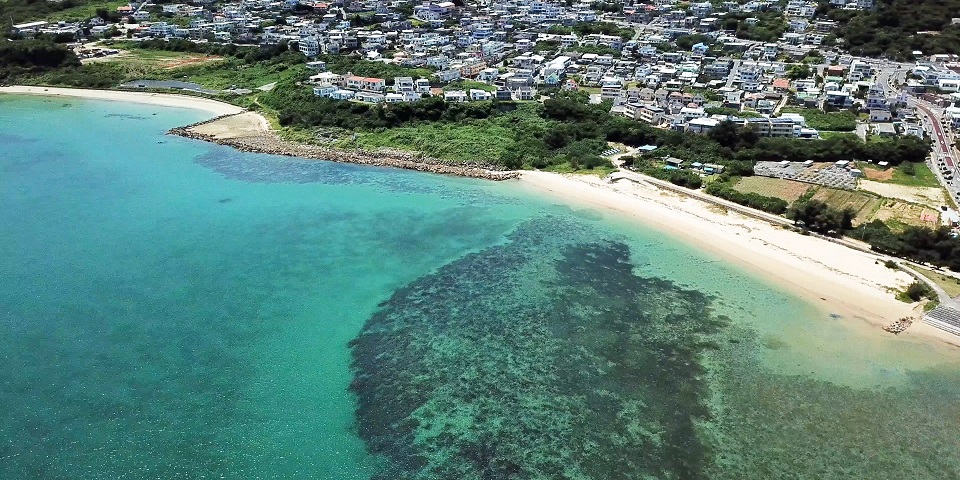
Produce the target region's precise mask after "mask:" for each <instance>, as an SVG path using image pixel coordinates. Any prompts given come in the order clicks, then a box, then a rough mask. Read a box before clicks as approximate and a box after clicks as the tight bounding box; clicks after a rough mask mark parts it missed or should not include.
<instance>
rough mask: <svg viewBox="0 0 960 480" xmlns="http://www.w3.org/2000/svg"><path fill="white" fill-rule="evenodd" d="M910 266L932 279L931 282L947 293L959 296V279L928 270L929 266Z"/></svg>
mask: <svg viewBox="0 0 960 480" xmlns="http://www.w3.org/2000/svg"><path fill="white" fill-rule="evenodd" d="M910 268H912V269H914V270H916V271H917V272H918V273H920V274H921V275H923V276H924V277H927V278H929V279H930V280H932V281H933V283H936V284H937V285H940V288H942V289H943V290H944V291H946V292H947V295H950V296H951V297H954V298H956V297H957V296H960V279H957V278H955V277H951V276H947V275H944V274H942V273H940V272H937V271H935V270H930V269H929V268H923V267H918V266H916V265H910Z"/></svg>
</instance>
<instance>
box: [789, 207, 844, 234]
mask: <svg viewBox="0 0 960 480" xmlns="http://www.w3.org/2000/svg"><path fill="white" fill-rule="evenodd" d="M855 213H856V212H854V211H853V210H852V209H849V208H847V209H844V210H838V209H835V208H832V207H830V206H829V205H827V204H826V203H824V202H821V201H819V200H806V201H799V202H796V203H794V204H793V205H791V206H790V208H789V209H787V218H789V219H791V220H793V221H794V222H795V223H796V224H798V225H801V226H802V227H803V228H806V229H809V230H813V231H814V232H818V233H823V234H827V233H839V232H842V231H844V230H849V229H851V228H852V227H853V225H852V224H853V217H854V216H855Z"/></svg>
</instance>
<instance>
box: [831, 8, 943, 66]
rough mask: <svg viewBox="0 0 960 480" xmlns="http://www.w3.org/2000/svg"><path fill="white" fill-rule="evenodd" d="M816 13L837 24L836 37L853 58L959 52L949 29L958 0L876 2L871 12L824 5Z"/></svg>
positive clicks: (897, 57) (906, 56) (904, 56)
mask: <svg viewBox="0 0 960 480" xmlns="http://www.w3.org/2000/svg"><path fill="white" fill-rule="evenodd" d="M820 12H821V13H823V14H825V15H826V16H827V17H828V18H830V19H832V20H836V21H837V22H838V23H839V29H838V30H837V36H838V37H840V38H843V39H844V40H845V42H846V45H845V46H846V48H847V49H849V50H850V52H851V53H853V54H856V55H865V56H881V55H885V56H888V57H891V58H894V59H900V60H906V59H912V58H913V56H912V54H911V52H912V51H914V50H919V51H922V52H923V53H924V54H925V55H929V54H934V53H957V52H960V27H958V26H952V25H951V18H953V17H956V16H957V12H960V0H932V1H930V0H926V1H916V0H878V1H877V8H876V9H874V10H843V9H837V8H833V7H831V6H829V5H824V6H822V7H820ZM922 32H934V33H930V34H927V33H922Z"/></svg>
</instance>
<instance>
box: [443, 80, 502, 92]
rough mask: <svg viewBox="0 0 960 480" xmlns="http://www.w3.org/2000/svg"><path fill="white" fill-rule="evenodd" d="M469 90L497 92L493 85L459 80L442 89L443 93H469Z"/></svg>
mask: <svg viewBox="0 0 960 480" xmlns="http://www.w3.org/2000/svg"><path fill="white" fill-rule="evenodd" d="M471 89H475V90H483V91H486V92H496V91H497V87H496V86H494V85H490V84H489V83H483V82H474V81H472V80H459V81H456V82H452V83H449V84H447V85H445V86H444V87H443V91H444V92H449V91H451V90H463V91H465V92H467V93H469V91H470V90H471Z"/></svg>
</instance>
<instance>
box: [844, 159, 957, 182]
mask: <svg viewBox="0 0 960 480" xmlns="http://www.w3.org/2000/svg"><path fill="white" fill-rule="evenodd" d="M858 166H859V168H860V170H862V171H863V173H864V175H866V177H867V179H868V180H874V181H877V182H884V183H894V184H897V185H904V186H907V187H935V188H939V187H940V182H939V181H938V180H937V176H936V175H935V174H934V173H933V172H932V171H930V167H928V166H927V164H926V163H915V164H913V170H914V172H913V175H908V174H906V173H904V171H903V168H900V167H897V168H892V167H891V168H886V169H884V168H880V167H878V166H876V165H873V164H870V163H866V162H858Z"/></svg>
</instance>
